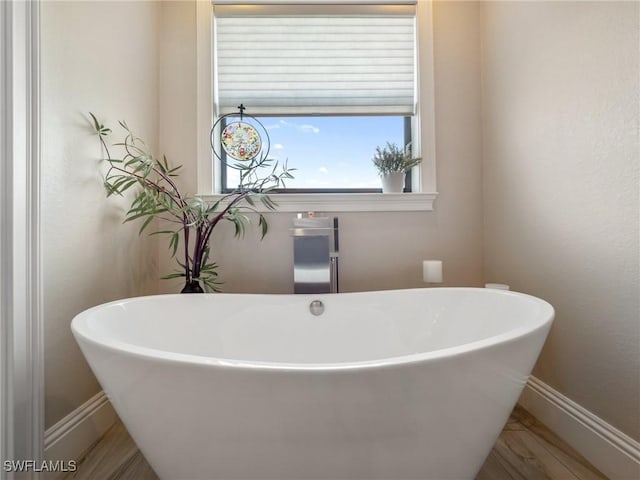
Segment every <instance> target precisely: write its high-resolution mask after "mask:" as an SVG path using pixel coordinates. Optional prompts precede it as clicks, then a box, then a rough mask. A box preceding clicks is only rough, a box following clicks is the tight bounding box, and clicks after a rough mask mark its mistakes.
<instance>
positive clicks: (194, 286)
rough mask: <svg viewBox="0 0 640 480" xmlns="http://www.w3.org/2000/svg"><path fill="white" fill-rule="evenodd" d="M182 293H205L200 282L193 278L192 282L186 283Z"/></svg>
mask: <svg viewBox="0 0 640 480" xmlns="http://www.w3.org/2000/svg"><path fill="white" fill-rule="evenodd" d="M180 293H204V290H202V287H201V286H200V282H198V281H197V280H191V281H190V282H188V283H185V285H184V288H183V289H182V290H181V291H180Z"/></svg>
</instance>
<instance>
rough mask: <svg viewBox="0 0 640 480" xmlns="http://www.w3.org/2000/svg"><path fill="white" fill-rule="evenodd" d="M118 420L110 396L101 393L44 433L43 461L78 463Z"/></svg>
mask: <svg viewBox="0 0 640 480" xmlns="http://www.w3.org/2000/svg"><path fill="white" fill-rule="evenodd" d="M117 418H118V417H117V415H116V412H115V411H114V410H113V407H112V406H111V403H110V402H109V400H108V399H107V396H106V395H105V394H104V392H103V391H100V393H97V394H96V395H94V396H93V397H91V398H90V399H89V400H87V401H86V402H85V403H84V404H82V405H80V406H79V407H78V408H76V409H75V410H74V411H73V412H71V413H70V414H69V415H67V416H66V417H64V418H63V419H62V420H60V421H59V422H58V423H56V424H55V425H53V426H52V427H51V428H48V429H47V431H46V432H45V433H44V458H45V459H46V460H54V461H55V460H65V461H67V460H79V459H80V457H81V456H82V454H83V453H84V452H86V451H87V449H88V448H89V447H90V446H91V445H93V444H94V443H95V442H96V441H97V440H99V439H100V437H102V436H103V435H104V434H105V432H106V431H107V430H108V429H109V428H110V427H111V426H112V425H113V424H114V423H115V421H116V419H117Z"/></svg>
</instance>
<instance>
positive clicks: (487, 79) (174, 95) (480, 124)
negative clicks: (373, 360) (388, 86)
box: [42, 2, 640, 438]
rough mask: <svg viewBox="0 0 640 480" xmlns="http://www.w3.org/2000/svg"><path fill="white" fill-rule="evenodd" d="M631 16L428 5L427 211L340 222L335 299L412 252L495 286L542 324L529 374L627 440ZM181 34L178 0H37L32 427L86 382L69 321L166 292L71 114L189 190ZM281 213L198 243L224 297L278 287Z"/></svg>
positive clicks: (192, 50) (73, 399)
mask: <svg viewBox="0 0 640 480" xmlns="http://www.w3.org/2000/svg"><path fill="white" fill-rule="evenodd" d="M639 8H640V5H639V4H637V3H634V2H629V3H612V2H602V3H587V2H585V3H582V2H574V3H564V2H562V3H561V2H557V3H556V2H549V3H546V2H482V3H481V2H436V3H435V4H434V23H435V25H434V41H435V45H434V49H435V51H434V54H435V95H436V101H435V114H436V153H437V189H438V191H439V197H438V199H437V201H436V208H435V210H434V211H433V212H414V213H379V214H376V213H346V214H339V217H340V222H341V255H342V256H341V285H342V288H343V290H345V291H353V290H371V289H387V288H402V287H415V286H422V282H421V260H422V259H424V258H440V259H442V260H444V268H445V280H446V285H481V284H483V282H484V281H497V282H505V283H510V284H511V285H512V287H513V288H514V289H516V290H521V291H526V292H529V293H532V294H535V295H539V296H541V297H543V298H546V299H547V300H549V301H550V302H551V303H553V304H554V306H555V307H556V309H557V313H558V316H557V320H556V322H555V324H554V327H553V330H552V333H551V336H550V338H549V341H548V343H547V346H546V347H545V350H544V352H543V355H542V358H541V361H540V362H539V364H538V366H537V368H536V371H535V374H536V375H537V376H538V377H539V378H540V379H541V380H543V381H544V382H546V383H548V384H549V385H551V386H552V387H554V388H556V389H557V390H559V391H560V392H561V393H563V394H565V395H567V396H569V397H570V398H571V399H572V400H574V401H576V402H578V403H579V404H581V405H583V406H584V407H585V408H587V409H589V410H590V411H592V412H593V413H595V414H596V415H598V416H600V417H602V418H603V419H605V420H606V421H608V422H610V423H611V424H613V425H615V426H616V427H618V428H620V429H621V430H623V431H625V432H627V433H629V434H630V435H632V436H634V437H635V438H638V437H640V435H639V432H638V425H640V421H639V419H638V409H637V405H638V403H639V402H640V398H639V397H638V391H639V385H638V375H637V372H638V371H639V367H640V365H639V363H640V362H639V359H638V353H639V352H638V344H639V343H640V338H639V332H638V329H639V325H638V314H639V309H638V290H639V285H638V276H639V273H638V265H639V258H638V252H639V246H638V182H639V181H638V160H637V159H638V154H639V152H638V126H639V121H640V120H639V117H640V115H639V113H638V96H637V95H638V91H639V89H640V86H639V85H638V55H637V53H638V52H637V45H638V40H639V39H638V14H639V12H638V9H639ZM195 24H196V14H195V5H194V3H193V2H161V3H151V2H109V3H108V5H106V4H103V3H101V2H84V3H76V2H69V3H56V2H44V3H43V6H42V75H43V82H42V84H43V92H42V93H43V112H42V114H43V117H42V120H43V121H42V124H43V185H42V193H43V212H42V214H43V226H42V227H43V261H44V292H45V298H44V314H45V324H46V331H45V335H46V361H47V371H46V377H47V391H46V396H47V398H46V409H47V426H50V425H51V424H53V423H54V422H55V421H57V420H59V419H60V418H61V417H62V416H64V415H65V414H67V413H69V412H70V411H71V410H73V409H74V408H76V407H78V406H79V405H80V404H82V403H83V402H84V401H85V400H87V399H88V398H89V397H90V396H91V395H93V394H94V393H96V392H97V391H98V389H99V387H98V386H97V384H96V382H95V380H94V379H93V376H92V375H91V374H90V372H89V370H88V367H87V366H86V364H85V362H84V360H83V359H82V356H81V354H80V353H79V351H78V350H77V347H76V345H75V342H74V341H73V339H72V338H71V335H70V332H69V321H70V319H71V318H72V317H73V315H75V314H76V313H77V312H79V311H81V310H82V309H84V308H86V307H88V306H91V305H95V304H97V303H101V302H103V301H106V300H110V299H113V298H118V297H126V296H132V295H137V294H141V293H146V292H154V291H162V292H175V291H177V290H179V288H180V284H179V282H177V283H170V282H165V281H161V282H160V283H159V285H160V286H159V287H158V286H157V285H158V283H157V282H156V278H157V276H158V272H157V269H156V263H157V264H158V265H159V268H158V269H159V270H160V273H166V272H168V271H171V270H172V269H173V268H174V263H173V261H170V260H168V259H167V257H168V255H167V254H166V252H167V250H166V248H165V245H161V246H160V247H159V251H158V253H157V254H156V252H155V250H154V246H153V245H150V246H149V247H148V245H149V244H148V239H146V238H143V239H139V238H138V237H137V233H136V231H137V227H136V226H131V227H130V228H125V227H123V226H122V225H120V221H121V218H122V213H123V211H122V210H123V208H125V206H126V203H121V204H118V205H115V204H114V202H113V201H111V200H109V201H107V200H105V198H104V192H103V190H102V186H101V184H100V179H99V177H97V175H96V172H97V161H96V158H97V157H98V156H99V155H100V152H99V150H98V149H97V147H96V144H95V139H94V138H93V137H92V136H91V135H90V133H89V127H88V124H87V122H86V118H85V112H86V111H87V110H92V111H95V112H96V113H99V114H100V115H101V116H102V117H103V118H104V119H105V120H108V121H109V122H110V123H111V124H112V125H114V124H115V121H116V120H117V119H120V118H124V119H126V120H127V121H128V122H129V124H130V125H132V126H135V128H136V129H137V130H139V132H140V133H141V135H142V136H144V137H145V138H147V139H149V140H150V141H151V144H152V145H157V146H158V152H162V153H166V154H167V155H168V157H169V158H170V159H171V160H173V161H174V162H175V163H182V164H184V165H185V172H184V174H183V176H182V178H181V181H182V182H183V186H184V187H185V190H187V191H190V192H195V190H196V187H195V185H196V177H195V174H196V173H195V172H196V160H195V159H196V154H197V151H198V147H199V146H200V143H199V142H207V143H208V138H198V136H197V133H196V128H195V126H196V125H195V121H196V109H197V102H198V100H197V98H196V73H195V71H196V70H195V69H196V66H195V62H196V44H197V42H196V34H195ZM156 27H157V28H156ZM158 32H162V35H158ZM98 39H104V43H103V44H102V47H97V46H96V44H97V43H98V42H99V40H98ZM481 44H482V51H481V48H480V45H481ZM98 52H100V53H98ZM481 72H482V81H481V80H480V79H481ZM481 99H482V101H481ZM481 107H482V108H481ZM483 157H484V159H483ZM483 188H484V191H483ZM116 203H117V202H116ZM290 219H291V214H285V213H274V214H271V215H269V221H270V229H271V233H270V234H269V235H268V237H267V238H266V239H265V240H264V241H262V242H260V241H259V240H258V238H257V234H256V232H251V233H249V235H248V236H247V238H246V239H245V240H234V239H233V238H232V233H231V230H230V229H226V230H225V229H222V230H221V231H219V232H217V234H216V236H215V237H214V243H213V251H214V256H215V259H216V260H217V261H218V262H219V263H220V265H221V274H222V276H223V278H224V280H225V282H226V284H225V285H224V289H225V290H226V291H230V292H245V291H246V292H290V291H291V290H292V278H291V267H292V266H291V263H292V251H291V239H290V238H289V236H288V227H289V222H290ZM483 232H484V236H483ZM156 289H157V290H156Z"/></svg>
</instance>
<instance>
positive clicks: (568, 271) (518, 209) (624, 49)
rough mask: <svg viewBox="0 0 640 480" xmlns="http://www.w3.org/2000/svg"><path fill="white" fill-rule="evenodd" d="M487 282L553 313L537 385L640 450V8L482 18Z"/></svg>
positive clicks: (583, 7)
mask: <svg viewBox="0 0 640 480" xmlns="http://www.w3.org/2000/svg"><path fill="white" fill-rule="evenodd" d="M482 13H483V22H482V27H483V28H482V41H483V74H484V75H483V76H484V78H483V87H484V88H483V100H484V105H483V113H484V115H483V127H484V205H485V242H484V243H485V271H486V278H487V280H488V281H500V282H505V283H510V284H511V285H512V287H513V288H514V289H516V290H521V291H525V292H529V293H532V294H534V295H538V296H540V297H542V298H545V299H547V300H548V301H549V302H551V303H552V304H553V305H554V306H555V307H556V310H557V318H556V321H555V323H554V325H553V328H552V331H551V334H550V336H549V339H548V341H547V344H546V346H545V348H544V351H543V354H542V357H541V358H540V361H539V362H538V366H537V367H536V369H535V371H534V374H535V375H536V376H538V377H539V378H540V379H541V380H542V381H543V382H545V383H547V384H549V385H550V386H552V387H553V388H555V389H556V390H558V391H560V392H561V393H563V394H564V395H566V396H568V397H569V398H571V399H572V400H574V401H575V402H577V403H579V404H580V405H582V406H583V407H585V408H586V409H588V410H589V411H591V412H593V413H594V414H596V415H598V416H599V417H601V418H602V419H604V420H605V421H607V422H609V423H611V424H612V425H614V426H615V427H617V428H619V429H620V430H622V431H624V432H625V433H627V434H629V435H631V436H632V437H634V438H635V439H637V440H638V439H640V417H639V413H640V412H639V409H638V405H640V375H639V372H640V347H639V345H640V317H639V315H640V310H639V305H638V302H639V291H640V290H639V284H638V280H639V272H638V269H639V264H640V259H639V251H640V250H639V245H638V236H639V235H638V215H639V212H638V205H639V202H638V188H639V183H640V181H639V178H638V164H639V160H638V159H639V158H640V152H639V149H638V145H639V139H638V132H639V127H640V113H639V97H638V92H640V84H639V77H640V70H639V65H638V57H639V55H638V48H639V45H640V37H639V25H640V3H637V2H627V3H617V2H566V3H565V2H525V3H522V2H513V3H512V2H488V3H484V4H483V8H482Z"/></svg>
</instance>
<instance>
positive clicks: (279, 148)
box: [273, 143, 284, 150]
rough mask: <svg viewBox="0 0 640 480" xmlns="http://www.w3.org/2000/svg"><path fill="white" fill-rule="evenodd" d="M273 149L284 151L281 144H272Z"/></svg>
mask: <svg viewBox="0 0 640 480" xmlns="http://www.w3.org/2000/svg"><path fill="white" fill-rule="evenodd" d="M273 149H274V150H284V145H283V144H281V143H274V144H273Z"/></svg>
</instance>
